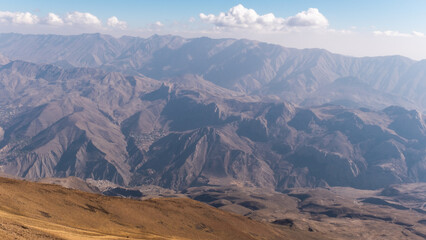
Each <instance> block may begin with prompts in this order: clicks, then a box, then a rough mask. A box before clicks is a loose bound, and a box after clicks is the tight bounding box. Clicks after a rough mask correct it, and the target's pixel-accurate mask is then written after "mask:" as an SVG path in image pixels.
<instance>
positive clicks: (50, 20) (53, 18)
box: [45, 13, 64, 25]
mask: <svg viewBox="0 0 426 240" xmlns="http://www.w3.org/2000/svg"><path fill="white" fill-rule="evenodd" d="M45 22H46V24H49V25H62V24H64V20H63V19H62V18H61V17H59V16H58V15H56V14H54V13H49V14H48V15H47V18H46V20H45Z"/></svg>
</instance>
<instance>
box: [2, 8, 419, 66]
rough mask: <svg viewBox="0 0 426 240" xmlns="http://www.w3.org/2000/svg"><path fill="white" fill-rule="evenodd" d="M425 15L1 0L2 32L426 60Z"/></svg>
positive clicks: (390, 11) (415, 12) (395, 10)
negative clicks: (237, 41) (165, 39)
mask: <svg viewBox="0 0 426 240" xmlns="http://www.w3.org/2000/svg"><path fill="white" fill-rule="evenodd" d="M236 6H242V7H237V8H234V7H236ZM231 8H234V10H235V11H234V13H231V12H232V11H231V10H230V9H231ZM309 9H313V10H309ZM425 10H426V1H425V0H387V1H384V0H369V1H367V0H358V1H354V0H345V1H343V0H341V1H339V0H334V1H331V0H281V1H275V0H269V1H268V0H264V1H259V0H257V1H233V0H216V1H195V0H181V1H176V0H174V1H172V0H167V1H166V0H157V1H153V0H139V1H137V0H121V1H111V0H103V1H101V0H85V1H82V0H73V1H58V0H56V1H53V0H39V1H29V0H13V1H11V0H9V1H3V0H0V32H21V33H46V34H79V33H83V32H102V33H107V34H111V35H114V36H121V35H135V36H141V37H148V36H150V35H152V34H154V33H158V34H175V35H181V36H184V37H197V36H209V37H216V38H220V37H234V38H249V39H254V40H260V41H266V42H271V43H277V44H281V45H284V46H289V47H297V48H313V47H317V48H325V49H328V50H330V51H333V52H337V53H341V54H346V55H354V56H375V55H394V54H398V55H405V56H408V57H411V58H414V59H426V48H425V47H424V46H426V37H425V36H424V34H426V24H425V23H426V14H424V13H425ZM253 11H254V12H253ZM25 13H28V14H27V15H25ZM201 13H204V14H205V15H204V17H201V16H200V14H201ZM221 13H222V14H223V16H224V17H221V15H220V14H221ZM248 13H249V14H250V17H248V18H245V16H246V15H245V14H248ZM269 13H272V14H273V18H271V16H270V15H267V14H269ZM49 14H51V15H49ZM209 14H211V15H209ZM113 16H114V17H115V18H113V19H110V18H111V17H113ZM48 17H50V18H49V19H48ZM265 21H266V22H265Z"/></svg>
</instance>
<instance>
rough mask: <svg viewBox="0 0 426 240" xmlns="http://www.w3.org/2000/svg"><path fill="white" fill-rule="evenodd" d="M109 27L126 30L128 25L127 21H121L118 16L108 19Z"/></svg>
mask: <svg viewBox="0 0 426 240" xmlns="http://www.w3.org/2000/svg"><path fill="white" fill-rule="evenodd" d="M107 25H108V26H110V27H113V28H119V29H126V28H127V23H126V22H125V21H120V20H118V18H117V17H116V16H112V17H110V18H108V20H107Z"/></svg>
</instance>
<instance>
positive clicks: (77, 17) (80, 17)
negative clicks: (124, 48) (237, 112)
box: [65, 12, 102, 26]
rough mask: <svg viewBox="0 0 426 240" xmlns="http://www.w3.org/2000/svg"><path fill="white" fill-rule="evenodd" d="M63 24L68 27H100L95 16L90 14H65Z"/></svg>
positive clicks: (99, 22)
mask: <svg viewBox="0 0 426 240" xmlns="http://www.w3.org/2000/svg"><path fill="white" fill-rule="evenodd" d="M65 22H66V23H67V24H69V25H92V26H101V25H102V23H101V21H100V20H99V18H97V17H96V16H95V15H93V14H91V13H82V12H72V13H67V15H66V16H65Z"/></svg>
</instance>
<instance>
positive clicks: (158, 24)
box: [154, 21, 164, 27]
mask: <svg viewBox="0 0 426 240" xmlns="http://www.w3.org/2000/svg"><path fill="white" fill-rule="evenodd" d="M154 25H155V26H156V27H163V26H164V24H163V23H162V22H160V21H156V22H155V23H154Z"/></svg>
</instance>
